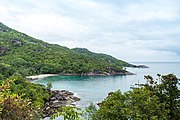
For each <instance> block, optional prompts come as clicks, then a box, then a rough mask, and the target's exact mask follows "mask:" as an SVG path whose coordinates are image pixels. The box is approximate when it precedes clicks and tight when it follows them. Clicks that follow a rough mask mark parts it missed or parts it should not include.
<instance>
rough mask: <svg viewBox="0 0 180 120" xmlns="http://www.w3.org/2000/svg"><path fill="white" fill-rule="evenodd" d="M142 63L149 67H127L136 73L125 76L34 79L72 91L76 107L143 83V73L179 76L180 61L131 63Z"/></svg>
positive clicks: (55, 87)
mask: <svg viewBox="0 0 180 120" xmlns="http://www.w3.org/2000/svg"><path fill="white" fill-rule="evenodd" d="M133 64H136V65H137V64H143V65H147V66H149V67H150V68H144V69H142V68H127V70H128V71H130V72H132V73H135V74H136V75H127V76H108V77H98V76H94V77H93V76H51V77H46V78H42V79H40V80H37V81H34V82H35V83H40V84H43V85H46V84H47V82H48V81H52V85H53V88H52V89H66V90H70V91H73V92H74V93H76V95H77V96H79V97H80V98H81V101H80V102H78V103H77V107H82V108H83V107H85V106H88V105H89V103H90V102H99V101H102V100H103V99H104V98H105V97H106V96H107V94H108V93H109V92H112V91H116V90H118V89H119V90H121V91H122V92H125V91H128V90H130V85H132V84H135V83H145V82H146V80H144V75H152V76H153V77H156V74H157V73H159V74H169V73H173V74H175V75H176V76H177V77H179V78H180V63H150V62H149V63H133Z"/></svg>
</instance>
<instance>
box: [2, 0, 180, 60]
mask: <svg viewBox="0 0 180 120" xmlns="http://www.w3.org/2000/svg"><path fill="white" fill-rule="evenodd" d="M0 22H2V23H4V24H5V25H7V26H9V27H11V28H13V29H16V30H18V31H20V32H23V33H26V34H28V35H30V36H33V37H35V38H38V39H41V40H43V41H46V42H49V43H53V44H59V45H62V46H66V47H69V48H75V47H81V48H87V49H89V50H91V51H93V52H97V53H106V54H110V55H112V56H114V57H116V58H118V59H122V60H125V61H128V62H180V0H0Z"/></svg>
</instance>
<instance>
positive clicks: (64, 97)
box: [43, 90, 80, 117]
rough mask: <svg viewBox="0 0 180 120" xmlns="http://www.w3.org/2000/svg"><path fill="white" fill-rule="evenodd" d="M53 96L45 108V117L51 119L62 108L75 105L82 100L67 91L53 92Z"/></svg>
mask: <svg viewBox="0 0 180 120" xmlns="http://www.w3.org/2000/svg"><path fill="white" fill-rule="evenodd" d="M51 92H52V94H53V96H52V97H51V98H49V100H48V101H46V103H45V105H44V107H43V111H44V112H43V117H50V116H51V115H52V114H53V113H55V112H56V110H57V109H58V108H60V107H62V106H67V105H73V106H74V105H75V102H76V101H79V100H80V98H78V97H76V96H74V93H72V92H70V91H67V90H54V91H51Z"/></svg>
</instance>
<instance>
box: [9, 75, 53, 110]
mask: <svg viewBox="0 0 180 120" xmlns="http://www.w3.org/2000/svg"><path fill="white" fill-rule="evenodd" d="M9 79H12V80H13V81H14V82H12V83H11V85H10V89H11V92H12V93H15V94H18V95H22V94H24V95H23V96H22V98H25V99H26V98H28V99H31V100H32V105H34V106H39V107H42V106H43V105H44V103H45V101H47V100H48V99H49V98H50V97H51V96H52V93H51V92H50V91H49V90H47V89H46V87H45V86H42V85H39V84H33V83H30V82H29V81H27V80H26V79H24V78H22V77H20V76H16V77H10V78H9Z"/></svg>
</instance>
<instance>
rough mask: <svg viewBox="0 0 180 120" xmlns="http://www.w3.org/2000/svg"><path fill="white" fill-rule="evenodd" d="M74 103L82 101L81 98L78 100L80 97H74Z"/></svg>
mask: <svg viewBox="0 0 180 120" xmlns="http://www.w3.org/2000/svg"><path fill="white" fill-rule="evenodd" d="M72 99H73V100H74V101H80V100H81V99H80V98H78V97H73V98H72Z"/></svg>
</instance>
